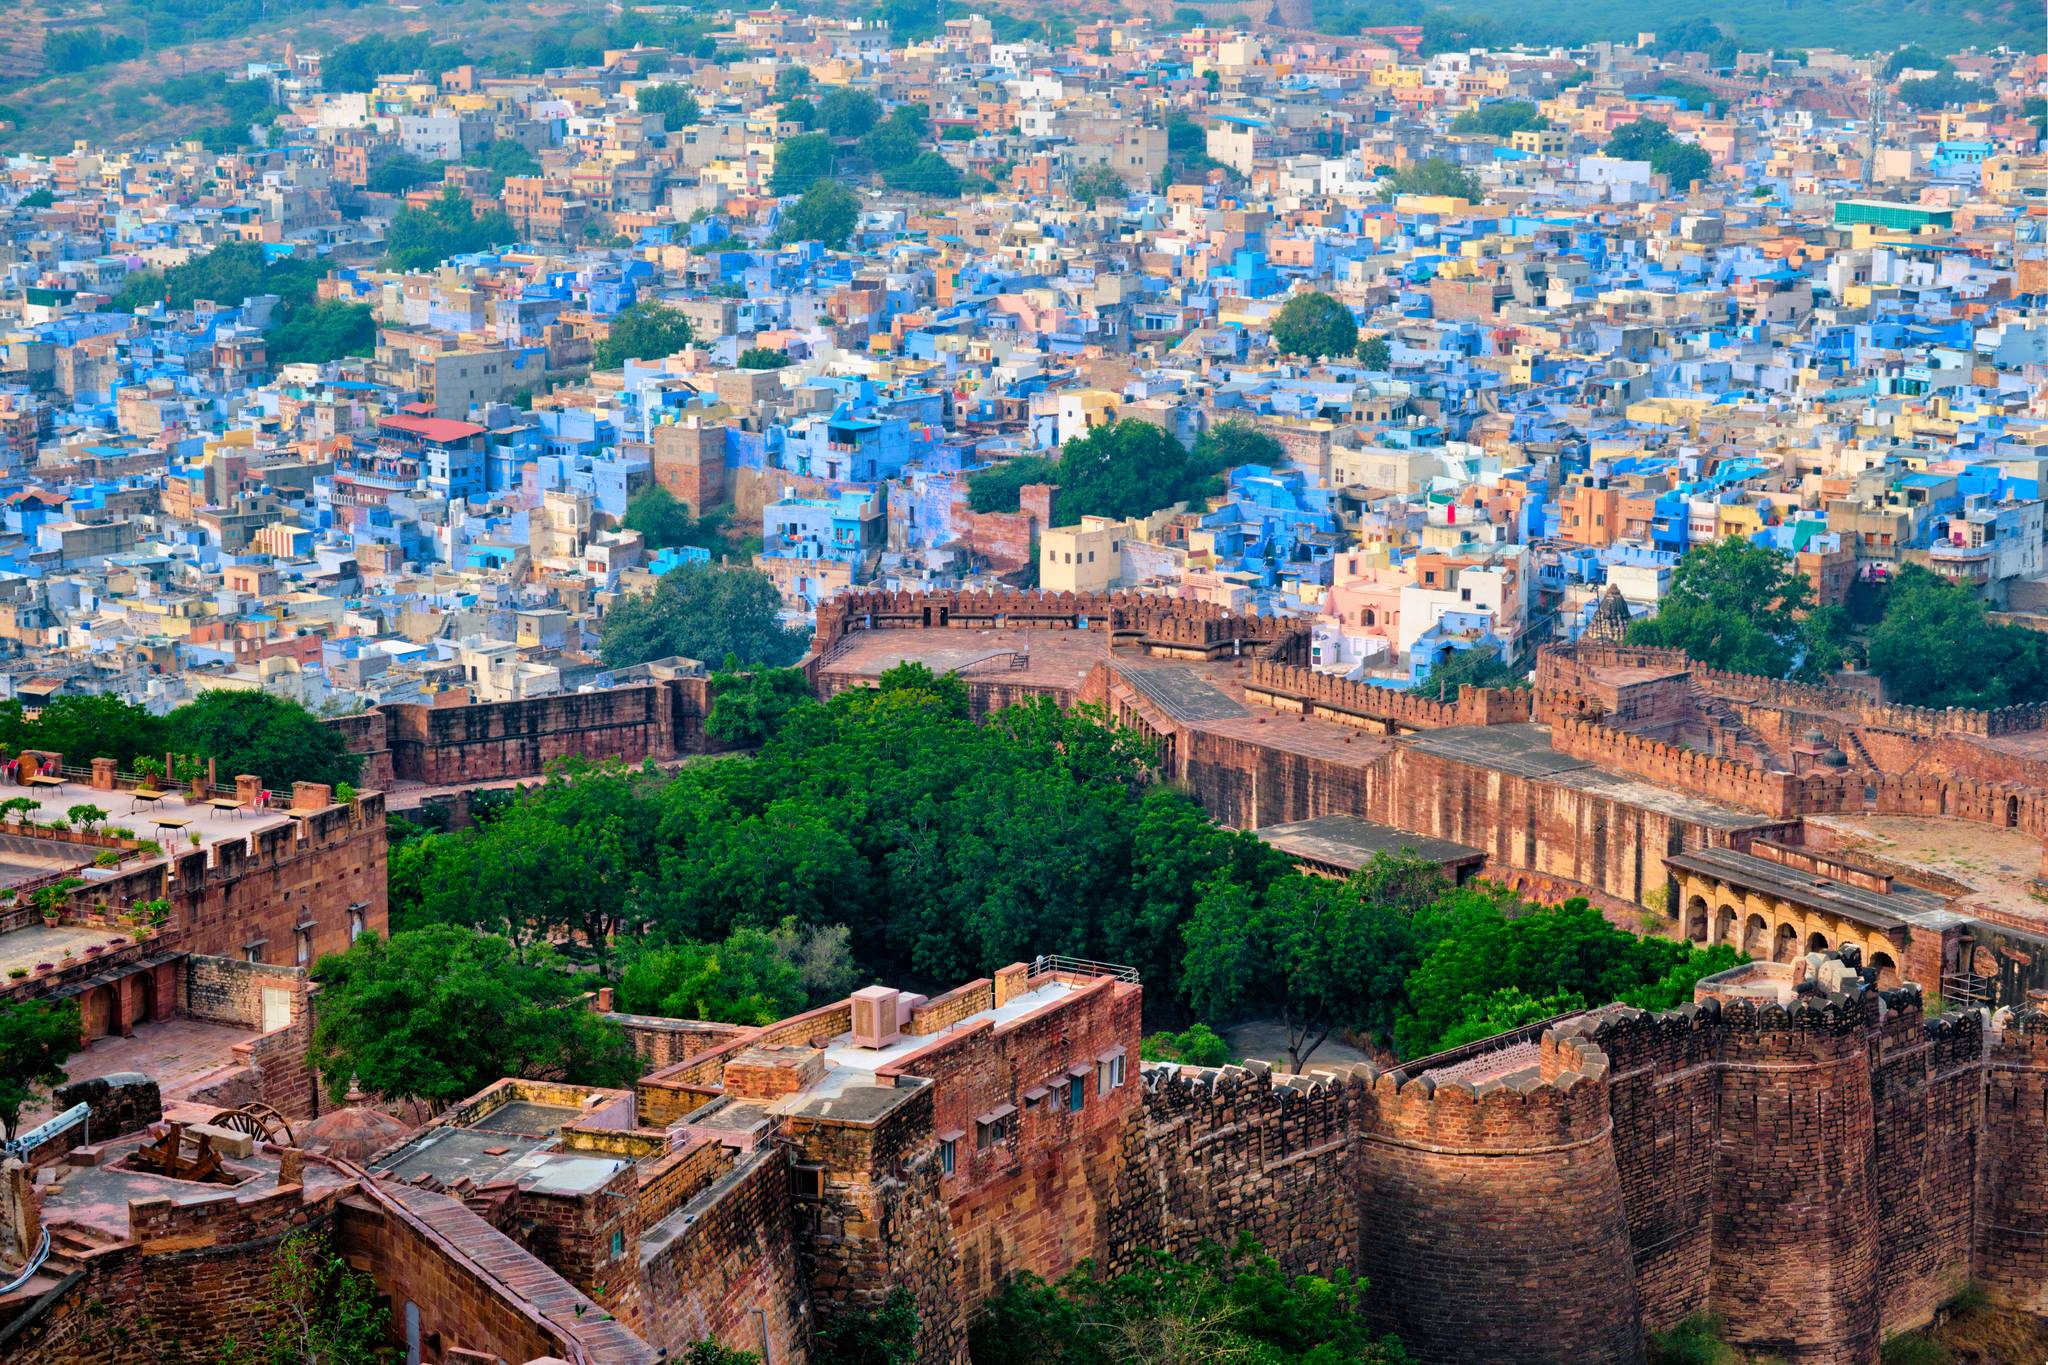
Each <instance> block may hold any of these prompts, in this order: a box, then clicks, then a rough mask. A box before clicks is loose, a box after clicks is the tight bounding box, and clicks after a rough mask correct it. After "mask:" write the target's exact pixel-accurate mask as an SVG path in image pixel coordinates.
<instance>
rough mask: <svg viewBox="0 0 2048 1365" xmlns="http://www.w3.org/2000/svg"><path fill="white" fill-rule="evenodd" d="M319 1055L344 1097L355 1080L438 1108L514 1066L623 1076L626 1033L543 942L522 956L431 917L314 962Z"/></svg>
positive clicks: (555, 1074)
mask: <svg viewBox="0 0 2048 1365" xmlns="http://www.w3.org/2000/svg"><path fill="white" fill-rule="evenodd" d="M313 979H314V980H315V981H317V982H318V983H319V984H320V989H321V995H320V1012H319V1017H318V1021H317V1022H316V1023H315V1025H314V1029H313V1044H312V1049H311V1054H310V1055H311V1060H312V1062H313V1065H314V1067H315V1069H317V1070H318V1071H319V1073H320V1076H321V1078H322V1080H324V1081H325V1082H326V1084H327V1089H328V1092H329V1094H331V1095H332V1096H333V1097H334V1098H335V1099H337V1100H339V1099H341V1098H342V1097H343V1096H344V1095H346V1094H347V1092H348V1090H349V1088H350V1085H351V1083H352V1082H359V1083H360V1084H361V1085H362V1086H363V1088H364V1089H365V1090H367V1091H370V1092H371V1093H374V1094H378V1095H382V1096H384V1097H386V1098H388V1099H402V1100H411V1101H416V1102H418V1103H420V1104H423V1105H425V1106H427V1107H428V1108H429V1109H432V1110H437V1111H438V1110H439V1109H441V1108H444V1107H445V1106H447V1105H449V1104H452V1103H454V1102H455V1101H456V1100H459V1099H462V1098H464V1097H466V1096H469V1095H473V1094H475V1093H476V1092H477V1091H479V1090H481V1089H483V1088H484V1087H485V1086H487V1085H490V1084H492V1083H493V1082H495V1081H497V1080H500V1079H501V1078H503V1077H506V1076H524V1077H527V1078H529V1079H534V1080H562V1081H569V1082H573V1083H575V1084H580V1085H610V1086H616V1085H624V1084H626V1083H628V1082H629V1081H631V1080H632V1079H633V1077H634V1076H636V1075H638V1074H639V1066H638V1062H637V1061H636V1059H635V1058H634V1056H633V1048H632V1044H631V1043H630V1042H628V1041H627V1039H626V1036H625V1033H624V1032H623V1031H622V1030H621V1029H620V1028H619V1027H618V1026H617V1025H616V1024H613V1023H610V1022H608V1021H606V1020H605V1019H604V1018H603V1017H601V1016H600V1015H597V1014H595V1013H593V1012H592V1011H590V1010H589V1009H587V1008H585V1006H584V1005H583V1003H582V1000H581V996H582V995H583V991H584V987H583V986H582V985H581V984H580V983H579V982H578V981H577V980H576V978H575V977H574V976H573V975H571V974H569V973H567V972H564V971H561V970H559V969H558V967H557V964H556V963H555V962H554V961H553V955H552V954H551V953H550V952H549V951H548V950H547V949H546V948H545V947H538V948H534V949H531V950H529V951H528V952H527V953H526V954H525V956H524V960H521V958H520V957H519V956H515V954H514V953H513V950H512V945H511V944H510V943H509V942H507V941H506V940H505V939H502V938H500V937H498V936H497V935H495V934H484V933H477V932H474V931H472V930H469V929H464V928H458V927H456V926H453V925H429V926H427V927H424V928H420V929H415V930H411V931H408V932H404V933H399V934H394V935H393V936H392V937H391V938H390V939H389V940H386V939H382V938H379V937H378V936H377V935H375V934H365V935H363V936H362V937H361V938H359V939H357V940H356V941H355V943H354V944H352V945H351V946H350V947H349V949H348V951H347V952H345V953H335V954H332V955H330V956H327V957H323V958H321V959H320V960H319V961H318V962H317V963H315V964H314V966H313Z"/></svg>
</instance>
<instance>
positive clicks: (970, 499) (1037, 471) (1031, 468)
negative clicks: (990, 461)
mask: <svg viewBox="0 0 2048 1365" xmlns="http://www.w3.org/2000/svg"><path fill="white" fill-rule="evenodd" d="M1058 481H1059V465H1058V462H1057V461H1054V460H1048V459H1045V458H1043V457H1042V456H1038V455H1019V456H1015V457H1013V458H1011V459H1007V460H1004V461H1003V462H1002V463H1001V464H999V465H996V466H995V467H994V468H992V469H985V470H982V471H981V472H979V473H976V474H972V475H969V476H968V479H967V506H968V507H969V508H970V509H971V510H973V511H976V512H1014V511H1016V510H1017V508H1018V497H1019V494H1020V493H1021V492H1022V490H1023V489H1024V486H1025V485H1026V484H1034V483H1057V482H1058Z"/></svg>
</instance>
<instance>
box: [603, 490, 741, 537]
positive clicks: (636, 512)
mask: <svg viewBox="0 0 2048 1365" xmlns="http://www.w3.org/2000/svg"><path fill="white" fill-rule="evenodd" d="M726 523H727V516H726V513H725V511H724V510H723V509H720V510H718V511H714V512H707V513H705V514H704V515H703V516H701V517H693V516H691V515H690V505H689V504H688V503H686V502H684V501H682V500H681V499H680V498H678V497H676V495H675V494H673V493H671V492H669V491H668V490H667V489H666V488H663V487H662V486H661V485H660V484H658V483H654V484H649V485H648V486H647V487H645V488H643V489H641V490H640V491H639V492H637V493H635V494H634V495H633V496H632V497H630V498H628V499H627V500H626V515H625V517H624V518H622V519H621V523H620V524H621V525H623V526H624V527H625V528H626V529H627V530H628V531H638V532H639V533H640V538H641V540H643V541H644V542H646V545H647V548H648V549H650V550H672V549H676V548H678V547H680V546H684V545H694V546H696V547H698V548H699V549H704V550H711V549H716V548H717V547H718V546H720V545H722V544H723V543H725V528H726Z"/></svg>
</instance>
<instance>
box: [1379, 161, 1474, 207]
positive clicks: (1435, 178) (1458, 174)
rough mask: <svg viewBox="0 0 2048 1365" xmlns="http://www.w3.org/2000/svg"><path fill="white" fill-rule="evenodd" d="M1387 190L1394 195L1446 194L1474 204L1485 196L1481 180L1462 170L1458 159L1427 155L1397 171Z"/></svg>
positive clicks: (1389, 179) (1388, 183) (1391, 178)
mask: <svg viewBox="0 0 2048 1365" xmlns="http://www.w3.org/2000/svg"><path fill="white" fill-rule="evenodd" d="M1387 192H1388V193H1389V194H1390V195H1402V194H1414V195H1422V196H1436V195H1442V196H1445V197H1448V198H1451V199H1463V200H1465V201H1466V202H1468V203H1473V204H1476V203H1479V202H1480V201H1481V199H1482V198H1483V197H1484V193H1483V191H1481V190H1480V188H1479V182H1478V181H1477V180H1474V179H1473V178H1472V177H1471V176H1470V175H1468V174H1466V173H1465V172H1464V171H1461V170H1459V169H1458V167H1457V164H1456V163H1455V162H1451V161H1446V160H1445V159H1444V158H1442V157H1440V156H1431V157H1424V158H1423V159H1422V160H1420V161H1418V162H1416V163H1415V164H1414V165H1412V166H1404V167H1402V168H1401V169H1400V170H1398V171H1396V172H1394V174H1393V175H1392V176H1390V177H1388V180H1387Z"/></svg>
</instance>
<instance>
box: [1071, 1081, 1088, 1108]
mask: <svg viewBox="0 0 2048 1365" xmlns="http://www.w3.org/2000/svg"><path fill="white" fill-rule="evenodd" d="M1087 1107H1088V1080H1087V1078H1086V1077H1085V1076H1076V1077H1074V1083H1073V1084H1072V1085H1069V1086H1068V1087H1067V1112H1068V1113H1069V1114H1078V1113H1080V1112H1081V1111H1082V1110H1083V1109H1086V1108H1087Z"/></svg>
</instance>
